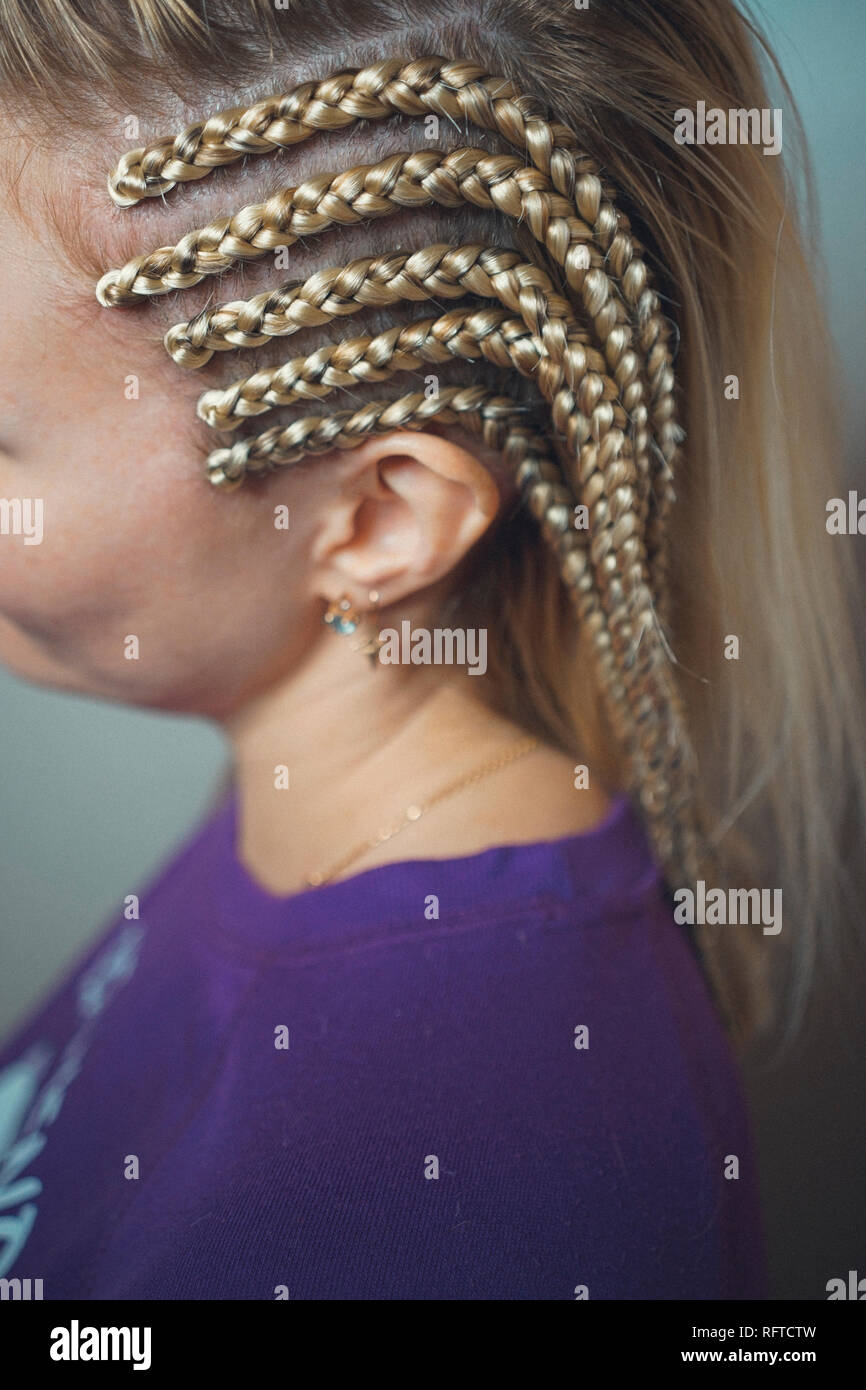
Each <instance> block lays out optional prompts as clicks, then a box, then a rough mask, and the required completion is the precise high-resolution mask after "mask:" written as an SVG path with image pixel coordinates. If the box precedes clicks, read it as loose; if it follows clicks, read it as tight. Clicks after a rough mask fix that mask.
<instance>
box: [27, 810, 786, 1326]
mask: <svg viewBox="0 0 866 1390" xmlns="http://www.w3.org/2000/svg"><path fill="white" fill-rule="evenodd" d="M235 816H236V810H235V806H234V803H233V802H232V801H230V802H229V803H228V804H227V805H226V806H225V807H224V808H223V809H222V810H221V811H220V812H219V813H218V814H217V815H216V816H215V817H214V818H213V819H212V820H211V821H210V822H209V823H208V824H207V825H206V826H205V827H204V828H203V829H202V830H201V831H200V832H199V833H198V834H197V835H196V837H195V838H194V839H193V840H192V842H191V843H190V844H189V845H188V846H187V848H186V849H185V850H184V851H183V852H182V853H181V854H180V855H179V857H178V858H177V859H176V860H175V862H174V863H173V864H172V866H171V867H170V868H169V870H168V871H167V872H166V873H165V874H164V875H163V877H162V878H161V880H160V881H159V882H158V883H157V884H156V885H155V886H154V887H153V888H151V890H150V891H149V892H147V893H146V894H144V895H142V898H141V915H140V920H129V921H126V920H124V921H121V923H120V924H119V925H116V926H114V927H113V928H112V930H111V931H110V932H108V933H106V934H104V935H103V936H101V938H100V939H99V941H98V942H97V944H96V946H94V947H93V948H92V949H91V950H90V951H89V952H88V953H87V956H86V958H85V959H84V961H83V962H81V964H80V965H79V966H78V967H77V968H76V970H75V971H74V972H73V974H72V975H71V976H70V977H69V978H68V979H67V982H66V984H65V985H64V986H63V987H62V988H61V989H60V990H59V991H58V992H57V993H56V994H55V995H54V997H53V998H52V1000H51V1001H50V1003H49V1004H48V1005H47V1006H46V1007H45V1008H43V1010H42V1011H41V1012H40V1013H39V1014H38V1015H37V1016H36V1017H35V1018H34V1019H33V1020H32V1021H31V1022H30V1023H29V1025H28V1026H27V1027H26V1028H25V1029H24V1030H23V1031H22V1032H20V1033H19V1034H18V1036H17V1037H16V1038H14V1039H13V1040H12V1041H11V1042H10V1043H8V1044H7V1046H6V1047H5V1048H4V1050H3V1052H2V1053H0V1275H7V1276H9V1277H15V1276H17V1277H20V1278H22V1279H23V1278H32V1279H40V1278H41V1279H42V1280H43V1281H44V1282H43V1288H44V1297H45V1298H46V1299H52V1298H55V1299H60V1298H87V1299H93V1298H109V1299H126V1298H146V1299H185V1298H188V1299H274V1298H277V1297H280V1296H286V1294H287V1296H288V1297H289V1298H293V1299H316V1298H319V1299H568V1300H572V1299H574V1298H575V1297H577V1296H582V1295H581V1294H580V1293H579V1292H578V1291H579V1290H581V1289H583V1288H585V1290H586V1295H587V1296H588V1297H589V1298H590V1299H638V1298H646V1299H678V1298H682V1299H693V1298H697V1299H708V1298H750V1297H760V1296H762V1295H763V1276H762V1257H761V1240H760V1234H759V1222H758V1214H757V1200H756V1184H755V1180H754V1166H753V1158H752V1152H751V1147H750V1141H749V1135H748V1126H747V1123H746V1117H745V1113H744V1108H743V1102H742V1099H741V1093H740V1087H739V1082H738V1079H737V1073H736V1069H735V1067H734V1065H733V1063H732V1061H731V1057H730V1055H729V1050H728V1046H727V1043H726V1041H725V1038H724V1035H723V1032H722V1029H721V1026H720V1024H719V1022H718V1020H717V1017H716V1014H715V1012H714V1009H713V1006H712V1003H711V1001H710V998H709V995H708V992H707V989H706V987H705V984H704V982H703V979H702V976H701V973H700V971H699V969H698V967H697V965H696V963H695V960H694V958H693V955H692V952H691V948H690V946H689V944H688V943H687V941H686V940H685V938H684V937H683V935H682V931H681V929H680V928H679V927H677V926H676V925H675V924H674V922H673V918H672V915H671V912H670V909H669V907H668V905H667V904H666V901H665V899H664V896H663V894H662V890H661V887H660V880H659V876H658V873H657V871H656V869H655V867H654V865H653V861H652V859H651V857H650V853H649V851H648V848H647V845H646V842H645V839H644V837H643V833H642V831H641V829H640V827H639V825H638V823H637V821H636V819H635V817H634V815H633V812H632V811H631V809H630V808H629V806H628V805H627V803H626V802H625V801H621V800H620V801H617V802H615V803H614V806H613V808H612V810H611V812H610V814H609V815H608V817H607V819H606V820H605V822H604V823H603V824H602V825H601V826H599V827H598V828H597V829H595V830H593V831H591V832H590V833H588V834H585V835H580V836H575V837H571V838H567V839H562V840H558V841H554V842H549V843H540V844H531V845H522V846H517V847H503V848H497V849H491V850H487V851H485V852H483V853H481V854H474V855H471V856H469V857H466V858H462V859H453V860H447V861H441V860H440V861H436V860H428V861H423V860H417V861H412V862H409V863H403V864H393V865H387V866H384V867H382V868H377V869H372V870H369V871H368V872H366V873H362V874H360V875H358V876H356V877H355V878H352V879H349V880H346V881H343V882H341V883H337V884H333V885H330V886H326V887H324V888H320V889H317V890H314V891H310V892H304V893H300V894H298V895H295V896H294V897H290V898H276V897H272V896H271V895H269V894H268V893H266V892H264V891H263V890H262V889H261V888H259V887H258V886H257V885H256V884H255V883H254V882H253V881H252V880H251V879H250V877H249V876H248V875H247V873H246V872H245V870H244V869H243V867H242V866H241V865H240V864H239V863H238V860H237V858H236V855H235V852H234V830H235ZM434 898H436V899H438V918H437V917H435V916H434V915H433V913H434V910H435V908H434V902H433V899H434ZM581 1026H583V1027H585V1028H586V1029H588V1046H586V1047H576V1046H575V1042H576V1041H581V1039H582V1036H583V1035H581V1034H579V1033H578V1034H576V1032H575V1030H576V1029H579V1028H581ZM281 1028H283V1029H285V1030H288V1047H287V1048H286V1047H278V1046H276V1043H277V1042H278V1041H279V1040H280V1034H279V1032H278V1031H277V1030H280V1029H281ZM729 1155H733V1156H735V1157H736V1158H737V1159H738V1160H739V1178H738V1179H730V1178H728V1179H726V1178H725V1176H724V1173H725V1165H726V1161H728V1156H729ZM133 1159H137V1160H138V1173H139V1176H138V1177H137V1178H136V1177H129V1176H126V1175H125V1173H127V1172H129V1173H131V1172H133V1171H134V1166H133ZM437 1170H438V1176H435V1174H436V1172H437ZM729 1170H730V1165H729Z"/></svg>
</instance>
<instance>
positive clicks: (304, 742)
mask: <svg viewBox="0 0 866 1390" xmlns="http://www.w3.org/2000/svg"><path fill="white" fill-rule="evenodd" d="M328 637H329V641H328V642H327V643H319V644H317V649H316V651H315V653H314V654H313V656H312V658H311V659H310V660H309V661H308V662H307V663H306V664H305V665H304V667H303V668H302V669H301V670H300V671H299V672H297V673H293V675H292V676H291V677H290V678H289V679H287V680H284V681H282V682H280V683H279V684H277V685H276V686H274V687H272V688H271V689H269V690H268V691H267V692H266V693H264V694H263V695H260V696H259V697H258V698H256V699H255V700H254V701H252V702H250V703H249V704H248V705H246V706H245V707H244V709H243V711H242V712H241V713H240V714H238V715H236V716H235V717H234V718H233V719H232V721H231V722H230V724H229V726H228V733H229V736H230V738H231V740H232V743H233V748H234V756H235V770H236V782H237V791H238V802H239V806H238V811H239V845H238V851H239V854H240V857H241V859H242V862H243V863H244V865H245V866H246V868H247V870H248V871H249V872H250V873H251V875H252V876H253V877H254V878H255V879H256V880H257V881H258V882H259V883H260V884H261V885H262V886H264V887H265V888H267V889H268V890H269V891H271V892H273V893H280V894H285V893H293V892H297V891H299V890H300V889H302V888H304V887H306V886H307V880H308V877H309V876H310V875H312V874H314V873H315V872H316V871H319V870H322V869H324V868H326V867H327V866H328V865H329V864H330V863H332V862H334V861H337V860H339V859H340V858H341V857H343V856H345V855H346V854H347V853H349V852H350V851H352V850H353V849H354V848H355V847H356V846H358V845H361V844H363V843H364V842H365V841H367V840H369V839H371V838H372V837H373V836H375V835H376V833H377V831H378V830H379V829H380V827H382V826H384V825H386V824H388V823H390V822H393V821H395V820H400V819H401V817H402V816H403V813H404V812H405V811H406V808H407V807H408V806H410V805H411V804H413V803H416V804H423V803H424V802H425V801H426V800H427V799H428V798H430V797H433V796H435V794H436V793H437V792H438V791H440V790H441V789H442V788H443V787H445V786H447V785H448V784H449V783H451V782H452V781H455V780H456V779H458V778H460V777H461V776H462V775H463V774H465V773H468V772H472V771H473V770H474V769H476V768H480V767H482V766H483V765H484V764H485V763H488V762H493V761H494V760H497V759H498V758H499V757H501V756H502V755H503V754H507V753H508V752H509V751H510V750H511V749H512V748H513V747H514V746H515V744H516V742H517V741H518V740H523V739H525V731H524V730H522V729H520V728H518V727H517V726H516V725H514V724H512V723H510V722H509V721H508V720H506V719H504V718H501V717H500V716H499V715H496V714H493V713H492V712H491V711H490V710H489V709H488V708H487V707H486V706H485V705H484V704H482V702H481V701H480V700H479V699H478V698H475V697H474V693H473V692H472V691H471V690H470V689H469V683H470V682H471V680H472V678H471V677H469V676H467V675H466V674H465V673H461V674H460V675H459V676H458V677H457V678H456V679H453V680H444V679H443V678H442V674H443V673H442V671H441V668H420V669H419V668H417V667H401V666H381V665H375V666H374V665H371V663H369V662H368V661H367V660H366V659H365V658H364V657H363V656H361V655H359V653H357V652H355V651H353V650H352V649H351V644H350V643H349V642H348V641H345V640H344V639H336V640H334V639H331V637H330V634H328ZM477 679H485V678H484V677H478V678H477ZM572 766H573V759H571V758H569V757H567V756H566V755H565V754H561V753H558V752H556V751H554V750H552V749H547V748H539V749H537V750H535V751H534V752H532V753H529V754H528V755H527V756H525V757H523V758H521V759H519V760H517V761H515V762H514V763H512V764H509V765H508V766H506V767H504V768H502V769H501V770H499V771H497V772H495V773H494V774H491V775H490V776H489V777H486V778H484V779H482V780H480V781H478V782H477V783H475V784H473V785H472V786H471V787H469V788H466V789H463V790H461V791H460V792H459V793H457V794H455V795H454V796H453V797H446V798H444V799H443V800H442V801H441V802H439V803H437V804H436V805H434V806H432V807H431V808H430V810H429V812H427V813H425V815H424V816H423V817H422V819H421V820H419V821H417V822H416V823H415V824H412V825H409V826H407V827H406V828H405V829H404V830H401V832H400V833H399V834H398V835H396V836H395V837H394V838H393V839H392V840H390V841H388V842H387V843H386V844H382V845H379V846H377V847H376V848H375V849H371V850H367V851H365V852H364V853H363V854H362V855H360V856H359V857H358V858H357V859H356V860H353V862H352V863H351V865H348V866H347V867H346V869H345V871H344V872H343V873H341V874H340V875H338V876H339V877H344V876H350V875H352V874H354V873H357V872H360V871H362V870H363V869H366V868H372V867H374V866H375V865H378V864H384V863H388V862H393V861H397V860H401V859H407V858H447V857H451V856H454V855H465V854H471V853H476V852H478V851H480V850H482V849H485V848H488V847H489V846H490V845H494V844H500V843H506V842H521V841H524V842H525V841H527V840H533V839H546V838H557V837H559V836H563V835H567V834H572V833H577V832H580V831H582V830H584V829H588V828H590V827H591V826H592V825H594V824H596V823H597V822H598V821H599V820H600V819H602V818H603V816H604V814H605V812H606V810H607V807H608V804H609V803H608V800H607V797H606V796H605V795H604V793H603V792H601V791H600V790H597V789H591V790H590V789H584V790H580V791H576V790H575V789H574V785H573V774H572ZM281 769H285V770H286V772H285V773H284V772H282V771H281ZM286 781H288V786H286V785H285V783H286Z"/></svg>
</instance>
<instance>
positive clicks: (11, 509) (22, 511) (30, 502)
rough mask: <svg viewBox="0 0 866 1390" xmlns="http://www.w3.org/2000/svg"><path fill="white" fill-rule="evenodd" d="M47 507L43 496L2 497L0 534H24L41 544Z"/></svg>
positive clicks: (28, 540) (30, 541) (26, 540)
mask: <svg viewBox="0 0 866 1390" xmlns="http://www.w3.org/2000/svg"><path fill="white" fill-rule="evenodd" d="M44 515H45V507H44V504H43V501H42V498H41V497H0V536H23V537H24V544H25V545H41V544H42V536H43V520H44Z"/></svg>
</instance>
